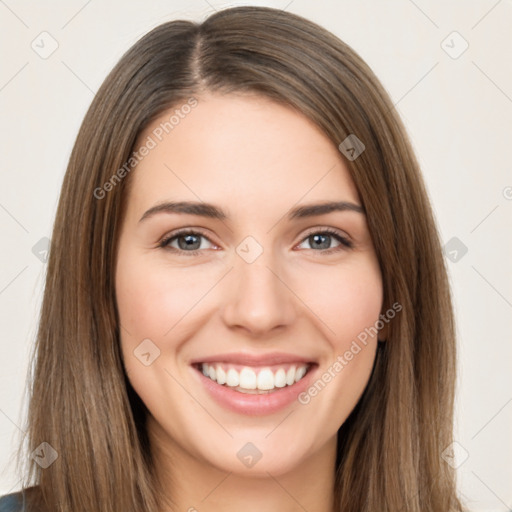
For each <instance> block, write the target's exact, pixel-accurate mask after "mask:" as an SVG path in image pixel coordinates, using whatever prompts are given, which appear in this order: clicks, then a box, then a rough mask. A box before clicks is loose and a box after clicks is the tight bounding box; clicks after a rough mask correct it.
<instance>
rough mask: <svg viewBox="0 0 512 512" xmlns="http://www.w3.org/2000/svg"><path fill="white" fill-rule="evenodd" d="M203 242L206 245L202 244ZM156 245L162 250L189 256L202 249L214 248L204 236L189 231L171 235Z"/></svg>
mask: <svg viewBox="0 0 512 512" xmlns="http://www.w3.org/2000/svg"><path fill="white" fill-rule="evenodd" d="M205 241H206V243H204V242H205ZM158 245H159V247H161V248H163V249H169V250H172V251H177V252H181V253H188V254H191V255H194V254H197V253H198V252H199V251H200V250H203V249H212V248H215V247H216V246H215V245H214V244H213V243H212V242H211V241H210V239H209V238H208V237H206V236H205V235H204V234H202V233H201V232H198V231H191V230H186V231H180V232H178V233H171V234H170V235H169V236H166V237H165V238H163V239H162V241H161V242H160V243H159V244H158ZM188 254H187V255H188Z"/></svg>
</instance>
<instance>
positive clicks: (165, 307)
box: [116, 257, 205, 343]
mask: <svg viewBox="0 0 512 512" xmlns="http://www.w3.org/2000/svg"><path fill="white" fill-rule="evenodd" d="M161 267H162V265H161V264H155V265H148V263H147V262H145V261H143V260H142V258H141V259H138V258H136V257H134V258H129V257H124V258H123V260H122V262H120V263H119V266H118V269H117V275H116V297H117V306H118V312H119V318H120V322H121V325H122V326H123V327H124V328H125V329H124V334H127V333H130V336H128V337H127V338H130V337H131V338H132V339H133V341H136V340H139V341H138V342H139V343H140V341H141V339H143V338H151V339H153V338H154V339H155V340H161V339H162V338H164V337H167V336H168V335H171V331H173V330H175V329H181V328H182V325H183V324H184V323H186V322H181V320H182V319H183V318H184V317H185V316H186V315H187V313H188V312H189V311H190V310H191V308H193V306H194V304H195V303H197V301H198V300H199V299H200V298H201V296H202V295H203V294H204V291H205V290H204V288H205V286H204V283H203V280H202V279H199V278H198V276H197V275H195V276H193V275H192V274H191V272H189V271H188V270H182V271H180V272H176V271H170V269H168V268H165V267H164V268H161Z"/></svg>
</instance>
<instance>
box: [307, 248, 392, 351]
mask: <svg viewBox="0 0 512 512" xmlns="http://www.w3.org/2000/svg"><path fill="white" fill-rule="evenodd" d="M309 275H314V279H311V278H309V277H307V274H305V275H304V277H303V278H302V282H301V285H300V289H301V296H302V297H304V302H305V303H306V305H307V306H308V307H309V308H310V309H311V310H312V311H313V312H314V313H315V314H316V315H317V317H318V319H319V321H320V322H321V323H322V324H323V325H324V329H323V330H324V332H325V336H326V338H327V339H328V340H329V341H330V343H331V345H332V347H333V348H335V349H336V352H340V351H344V350H346V347H347V346H348V345H350V343H351V341H352V340H354V339H356V338H357V336H358V335H359V334H360V333H362V332H365V329H367V328H369V327H371V326H374V325H375V323H376V322H377V320H378V318H379V314H380V312H381V307H382V278H381V273H380V269H379V267H378V264H377V262H376V261H375V259H374V258H373V257H370V256H368V257H367V258H359V259H358V260H355V259H354V260H353V261H351V262H350V263H349V262H347V264H345V265H343V264H341V265H339V266H336V267H334V266H333V267H325V268H319V267H317V268H316V269H315V272H314V273H311V274H309Z"/></svg>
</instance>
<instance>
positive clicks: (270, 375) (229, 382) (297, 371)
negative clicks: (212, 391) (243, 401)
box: [201, 363, 308, 393]
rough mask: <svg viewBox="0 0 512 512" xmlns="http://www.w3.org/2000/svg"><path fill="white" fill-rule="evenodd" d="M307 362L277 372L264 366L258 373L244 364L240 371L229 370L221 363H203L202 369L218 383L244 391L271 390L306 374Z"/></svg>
mask: <svg viewBox="0 0 512 512" xmlns="http://www.w3.org/2000/svg"><path fill="white" fill-rule="evenodd" d="M307 369H308V365H307V364H303V365H300V366H298V365H297V366H294V365H292V366H290V367H289V368H288V370H285V369H284V368H279V369H278V370H277V371H276V372H275V373H274V372H273V371H272V370H271V369H270V368H262V369H261V370H260V371H259V372H258V374H256V372H255V371H254V369H253V368H250V367H248V366H244V367H243V368H242V370H241V371H240V372H238V371H237V370H235V369H234V368H229V369H228V370H227V371H226V369H225V368H223V367H222V365H221V364H208V363H202V365H201V371H202V373H203V375H204V376H206V377H209V378H210V379H211V380H213V381H216V382H217V383H218V384H221V385H223V384H225V385H226V386H229V387H231V388H238V389H237V391H241V392H242V393H243V392H245V391H246V390H247V391H251V390H256V391H253V392H256V393H257V392H258V391H271V390H273V389H275V388H284V387H285V386H291V385H292V384H295V382H298V381H299V380H301V379H302V378H303V377H304V375H306V372H307Z"/></svg>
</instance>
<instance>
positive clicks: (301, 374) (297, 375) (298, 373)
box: [210, 366, 306, 382]
mask: <svg viewBox="0 0 512 512" xmlns="http://www.w3.org/2000/svg"><path fill="white" fill-rule="evenodd" d="M211 374H212V373H211V372H210V376H211ZM304 375H306V367H305V366H300V367H299V368H297V371H296V372H295V382H299V380H300V379H302V377H304Z"/></svg>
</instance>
